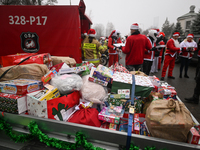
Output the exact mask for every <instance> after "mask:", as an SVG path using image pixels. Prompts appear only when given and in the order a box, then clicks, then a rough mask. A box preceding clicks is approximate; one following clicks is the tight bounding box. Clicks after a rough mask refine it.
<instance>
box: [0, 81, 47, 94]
mask: <svg viewBox="0 0 200 150" xmlns="http://www.w3.org/2000/svg"><path fill="white" fill-rule="evenodd" d="M42 88H43V83H42V81H37V80H30V79H16V80H9V81H2V82H0V92H2V93H8V94H16V95H25V94H26V93H30V92H34V91H37V90H41V89H42Z"/></svg>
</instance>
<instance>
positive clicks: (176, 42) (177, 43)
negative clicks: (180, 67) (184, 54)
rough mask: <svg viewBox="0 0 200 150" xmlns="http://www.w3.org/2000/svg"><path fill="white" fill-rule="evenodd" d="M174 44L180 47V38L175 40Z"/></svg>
mask: <svg viewBox="0 0 200 150" xmlns="http://www.w3.org/2000/svg"><path fill="white" fill-rule="evenodd" d="M172 39H173V38H172ZM173 40H174V39H173ZM174 45H175V47H178V48H180V44H179V42H178V40H174Z"/></svg>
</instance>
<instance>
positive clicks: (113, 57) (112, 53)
mask: <svg viewBox="0 0 200 150" xmlns="http://www.w3.org/2000/svg"><path fill="white" fill-rule="evenodd" d="M114 34H117V30H114V31H112V33H111V34H110V36H109V38H108V47H109V64H108V67H110V66H112V65H114V64H115V63H116V62H118V61H119V59H118V52H117V51H116V47H115V46H113V44H116V43H122V41H121V40H120V38H118V39H117V40H115V39H113V38H112V36H113V35H114Z"/></svg>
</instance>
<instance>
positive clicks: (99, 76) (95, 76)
mask: <svg viewBox="0 0 200 150" xmlns="http://www.w3.org/2000/svg"><path fill="white" fill-rule="evenodd" d="M92 77H94V78H96V79H100V80H103V81H106V82H109V83H111V82H112V78H109V77H105V76H103V75H102V74H101V73H100V72H98V71H94V72H93V74H92Z"/></svg>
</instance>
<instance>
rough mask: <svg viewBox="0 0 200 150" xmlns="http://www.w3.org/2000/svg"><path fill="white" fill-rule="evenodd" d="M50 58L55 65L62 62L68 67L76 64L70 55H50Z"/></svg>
mask: <svg viewBox="0 0 200 150" xmlns="http://www.w3.org/2000/svg"><path fill="white" fill-rule="evenodd" d="M51 59H52V61H53V65H57V64H60V63H63V62H64V63H66V64H67V65H69V66H70V67H72V66H74V65H75V64H76V60H75V59H74V58H71V57H60V56H51Z"/></svg>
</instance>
